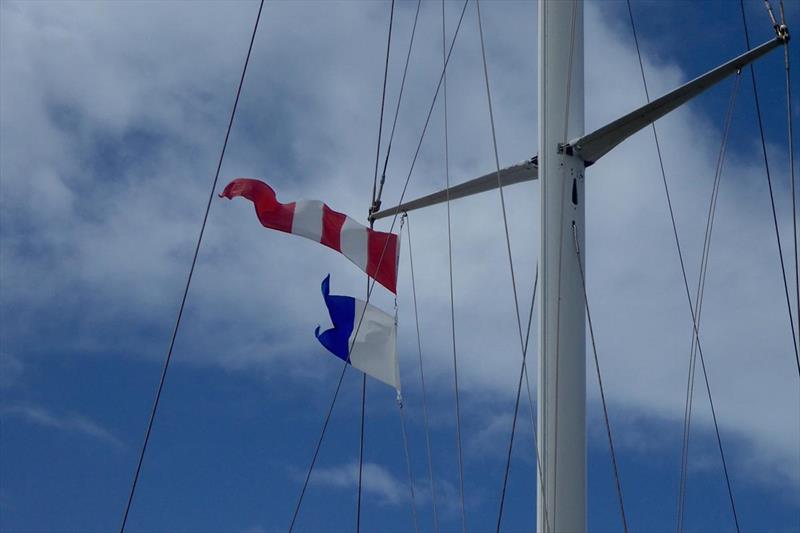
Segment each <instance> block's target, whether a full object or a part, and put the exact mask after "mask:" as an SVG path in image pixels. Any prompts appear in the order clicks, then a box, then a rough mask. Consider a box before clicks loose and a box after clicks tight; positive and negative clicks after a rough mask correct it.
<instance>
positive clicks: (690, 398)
mask: <svg viewBox="0 0 800 533" xmlns="http://www.w3.org/2000/svg"><path fill="white" fill-rule="evenodd" d="M740 82H741V72H739V73H737V75H736V78H735V81H734V84H733V88H732V89H731V96H730V99H729V101H728V109H727V111H726V113H725V121H724V125H723V133H722V140H721V143H720V149H719V154H718V156H717V165H716V170H715V172H714V181H713V185H712V187H711V198H710V200H709V205H708V215H707V217H706V230H705V235H704V237H703V252H702V254H701V259H700V275H699V276H698V280H697V290H696V292H695V302H696V307H697V326H698V328H699V327H700V320H701V315H702V311H703V301H704V296H705V284H706V279H707V277H706V275H707V272H708V261H709V257H710V254H711V237H712V234H713V231H714V221H715V218H716V209H717V199H718V197H719V190H720V184H721V182H722V169H723V166H724V162H725V153H726V150H727V145H728V139H729V138H730V129H731V123H732V122H733V109H734V105H735V103H736V96H737V94H738V90H739V85H740ZM696 366H697V343H696V338H695V336H694V335H692V339H691V348H690V351H689V375H688V377H687V383H686V402H685V404H684V413H683V444H682V450H681V472H680V474H681V475H680V484H679V489H678V493H679V495H678V511H677V517H678V518H677V524H678V531H681V529H682V526H683V513H684V509H685V498H686V481H687V475H688V473H687V472H688V470H687V468H688V461H689V434H690V431H691V419H692V405H693V402H694V383H695V369H696Z"/></svg>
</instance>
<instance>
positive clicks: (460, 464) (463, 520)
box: [442, 0, 467, 533]
mask: <svg viewBox="0 0 800 533" xmlns="http://www.w3.org/2000/svg"><path fill="white" fill-rule="evenodd" d="M445 37H446V25H445V10H444V0H442V61H443V62H445V63H446V61H447V57H446V56H445V51H446V45H445V42H446V40H445ZM442 90H443V92H442V98H443V111H444V170H445V199H446V205H447V273H448V277H449V282H450V285H449V287H450V334H451V340H452V346H453V391H454V395H455V404H456V453H457V458H458V489H459V503H460V505H461V507H460V510H461V530H462V531H463V532H464V533H466V531H467V511H466V506H465V505H464V452H463V450H462V447H461V441H462V437H461V401H460V397H459V387H458V350H457V348H456V308H455V295H454V288H453V226H452V219H451V215H450V145H449V144H450V143H449V138H448V130H449V128H448V124H447V73H446V72H445V74H444V76H443V78H442Z"/></svg>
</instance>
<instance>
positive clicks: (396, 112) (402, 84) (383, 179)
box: [372, 0, 422, 211]
mask: <svg viewBox="0 0 800 533" xmlns="http://www.w3.org/2000/svg"><path fill="white" fill-rule="evenodd" d="M421 5H422V0H417V11H416V13H415V14H414V25H413V26H412V28H411V39H410V40H409V42H408V52H407V53H406V65H405V67H403V78H402V80H401V81H400V93H399V94H398V96H397V107H395V110H394V120H393V121H392V131H391V133H390V134H389V143H388V144H387V146H386V158H385V159H384V160H383V172H382V173H381V184H380V189H378V196H377V197H376V196H375V194H373V195H372V196H373V198H372V205H373V209H374V210H375V211H377V210H378V209H380V205H381V196H383V185H384V184H385V183H386V167H387V166H388V165H389V155H390V154H391V153H392V141H393V140H394V131H395V128H396V127H397V117H398V116H399V114H400V102H402V101H403V89H405V86H406V73H407V72H408V63H409V60H410V59H411V49H412V48H413V46H414V35H415V34H416V33H417V19H419V8H420V6H421ZM377 164H378V161H377V159H376V160H375V172H376V173H377V171H378V166H377ZM376 177H377V174H376Z"/></svg>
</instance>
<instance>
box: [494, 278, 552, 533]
mask: <svg viewBox="0 0 800 533" xmlns="http://www.w3.org/2000/svg"><path fill="white" fill-rule="evenodd" d="M538 284H539V264H538V262H537V264H536V274H535V276H534V278H533V296H532V297H531V307H530V312H529V313H528V327H527V330H526V333H525V348H524V351H523V356H522V365H521V366H520V369H519V381H518V382H517V398H516V401H515V403H514V418H513V420H512V422H511V438H510V439H509V442H508V454H507V456H506V466H505V472H504V473H503V489H502V491H501V493H500V509H499V511H498V513H497V527H496V529H495V531H496V532H497V533H500V525H501V523H502V520H503V508H504V503H505V496H506V486H507V485H508V477H509V474H510V470H511V453H512V450H513V448H514V434H515V431H516V427H517V415H518V413H519V400H520V394H521V392H522V378H523V376H525V377H526V379H527V375H528V374H527V372H528V368H527V360H526V356H527V354H528V346H529V342H528V341H529V340H530V334H531V325H532V324H533V309H534V306H535V303H536V289H537V287H538ZM530 399H531V394H530V388H528V400H530ZM529 405H530V412H531V428H532V429H533V437H534V438H533V442H534V450H535V452H536V471H537V473H538V478H539V483H540V486H541V488H542V490H544V478H543V476H542V471H541V468H540V466H541V461H540V457H539V449H538V445H537V444H536V425H535V424H534V422H533V404H532V403H529ZM544 522H545V531H549V529H550V528H549V524H548V518H547V507H546V506H545V507H544Z"/></svg>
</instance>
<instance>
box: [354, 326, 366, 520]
mask: <svg viewBox="0 0 800 533" xmlns="http://www.w3.org/2000/svg"><path fill="white" fill-rule="evenodd" d="M353 339H355V337H353ZM361 378H362V379H361V440H360V445H359V448H358V497H357V498H356V533H358V532H359V531H361V474H362V471H363V470H364V408H365V406H366V399H367V375H366V374H363V375H362V376H361Z"/></svg>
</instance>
